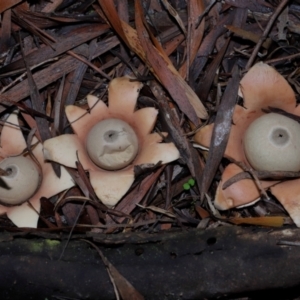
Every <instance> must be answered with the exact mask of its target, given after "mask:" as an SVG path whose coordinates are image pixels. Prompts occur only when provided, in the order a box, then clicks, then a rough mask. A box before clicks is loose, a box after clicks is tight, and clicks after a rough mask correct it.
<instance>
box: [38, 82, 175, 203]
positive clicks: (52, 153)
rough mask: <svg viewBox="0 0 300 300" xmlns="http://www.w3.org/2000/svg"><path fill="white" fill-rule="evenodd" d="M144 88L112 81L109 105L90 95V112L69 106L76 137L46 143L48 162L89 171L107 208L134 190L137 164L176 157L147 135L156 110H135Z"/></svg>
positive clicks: (169, 147) (159, 138) (168, 147)
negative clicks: (79, 167)
mask: <svg viewBox="0 0 300 300" xmlns="http://www.w3.org/2000/svg"><path fill="white" fill-rule="evenodd" d="M142 86H143V85H142V84H141V83H140V82H138V81H135V80H132V79H130V78H128V77H120V78H115V79H113V80H112V81H111V82H110V84H109V88H108V106H106V104H105V103H104V102H103V101H102V100H99V99H98V98H97V97H95V96H92V95H88V97H87V101H88V105H89V108H90V110H89V111H86V110H84V109H82V108H80V107H77V106H74V105H69V106H67V107H66V115H67V118H68V120H69V122H70V124H71V126H72V128H73V131H74V134H64V135H61V136H58V137H55V138H53V139H50V140H47V141H46V142H45V143H44V155H45V158H46V159H48V160H52V161H56V162H58V163H60V164H62V165H65V166H68V167H71V168H75V167H76V161H77V160H78V159H79V161H80V163H81V164H82V166H83V167H84V169H85V170H86V171H88V172H89V176H90V181H91V185H92V186H93V188H94V190H95V192H96V195H97V196H98V198H99V199H100V200H101V201H102V202H103V203H104V204H106V205H107V206H110V207H112V206H114V205H116V204H117V203H118V201H120V199H121V198H122V197H123V196H124V195H125V193H126V192H127V191H128V190H129V188H130V186H131V185H132V183H133V181H134V166H135V165H142V164H157V163H158V162H161V163H162V164H166V163H169V162H172V161H174V160H176V159H178V158H179V152H178V150H177V148H176V147H175V146H174V144H173V143H162V139H163V138H162V136H160V135H159V134H158V133H151V132H152V130H153V128H154V126H155V122H156V119H157V114H158V111H157V110H156V109H155V108H152V107H146V108H142V109H139V110H135V108H136V102H137V98H138V95H139V92H140V90H141V88H142ZM162 135H163V136H166V133H162Z"/></svg>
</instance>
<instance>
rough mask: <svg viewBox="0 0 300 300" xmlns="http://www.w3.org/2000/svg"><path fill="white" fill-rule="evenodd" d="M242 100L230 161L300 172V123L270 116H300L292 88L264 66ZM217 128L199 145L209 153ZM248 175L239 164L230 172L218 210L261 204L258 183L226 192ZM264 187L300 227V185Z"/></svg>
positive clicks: (251, 75) (249, 80) (253, 72)
mask: <svg viewBox="0 0 300 300" xmlns="http://www.w3.org/2000/svg"><path fill="white" fill-rule="evenodd" d="M239 95H240V96H241V97H243V106H240V105H236V106H235V110H234V114H233V117H232V124H233V125H232V126H231V130H230V135H229V139H228V143H227V146H226V149H225V155H224V156H225V157H228V158H229V159H234V160H236V161H238V162H240V163H243V164H244V165H246V166H248V167H252V168H253V169H257V170H265V171H299V170H300V168H299V165H300V162H299V157H300V155H299V148H300V145H299V139H300V130H299V124H298V122H296V121H294V120H292V119H291V118H289V117H286V116H283V115H280V114H278V113H276V114H275V113H269V114H266V113H265V110H268V109H269V108H270V107H272V108H277V109H279V110H283V111H285V112H287V113H289V114H292V115H296V116H300V106H297V104H296V98H295V94H294V92H293V90H292V88H291V87H290V85H289V84H288V82H287V81H286V80H285V79H284V78H283V77H282V76H281V75H280V74H279V73H278V72H277V71H276V70H275V69H274V68H272V67H270V66H268V65H267V64H264V63H258V64H256V65H254V66H253V67H252V68H251V69H250V70H249V71H248V72H247V73H246V74H245V76H244V77H243V78H242V80H241V82H240V89H239ZM213 127H214V124H210V125H207V126H205V127H203V128H201V129H200V130H199V132H198V133H197V134H196V135H195V137H194V140H195V142H196V143H198V144H200V145H201V146H202V147H206V148H209V145H210V140H211V136H212V131H213ZM242 172H243V170H242V169H241V168H240V167H239V166H237V165H236V164H234V163H231V164H229V165H228V166H226V168H225V169H224V172H223V174H222V178H221V181H220V182H219V185H218V188H217V191H216V195H215V202H214V203H215V206H216V207H217V208H218V209H221V210H226V209H230V208H233V207H243V206H245V205H250V204H252V203H255V202H256V201H258V200H259V199H260V189H259V188H258V187H257V185H256V183H255V182H254V181H253V180H252V179H241V180H237V181H235V182H234V183H233V184H231V185H229V186H228V187H226V188H223V185H224V183H225V182H227V181H228V180H229V179H231V178H232V177H233V176H235V175H238V174H240V173H242ZM260 184H261V187H262V188H264V189H267V188H270V191H271V193H272V194H273V195H274V196H275V197H276V198H277V199H278V200H279V201H280V202H281V204H282V205H283V206H284V208H285V209H286V210H287V212H288V213H289V215H290V216H291V218H292V219H293V221H294V222H295V223H296V225H297V226H299V227H300V179H293V180H285V181H283V182H278V181H274V180H269V181H267V180H261V181H260Z"/></svg>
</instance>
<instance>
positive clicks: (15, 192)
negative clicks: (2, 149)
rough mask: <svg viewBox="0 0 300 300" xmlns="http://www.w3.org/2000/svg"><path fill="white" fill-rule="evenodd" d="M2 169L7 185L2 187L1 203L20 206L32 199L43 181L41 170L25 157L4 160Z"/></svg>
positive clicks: (3, 178)
mask: <svg viewBox="0 0 300 300" xmlns="http://www.w3.org/2000/svg"><path fill="white" fill-rule="evenodd" d="M0 168H1V169H2V170H3V171H5V173H6V175H5V176H2V180H3V181H4V183H5V184H2V185H4V186H1V185H0V203H2V204H4V205H19V204H22V203H23V202H25V201H27V200H28V199H30V197H32V196H33V195H34V194H35V192H36V191H37V189H38V188H39V186H40V183H41V180H42V174H41V170H40V169H39V167H38V166H37V164H36V163H35V162H34V161H33V160H32V159H30V158H28V157H24V156H23V155H19V156H12V157H7V158H4V159H3V160H2V161H1V162H0Z"/></svg>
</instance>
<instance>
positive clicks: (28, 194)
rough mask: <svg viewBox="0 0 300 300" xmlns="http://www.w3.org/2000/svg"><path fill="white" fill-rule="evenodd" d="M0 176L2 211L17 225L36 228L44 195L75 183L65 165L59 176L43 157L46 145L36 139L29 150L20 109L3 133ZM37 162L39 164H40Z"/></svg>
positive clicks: (13, 115)
mask: <svg viewBox="0 0 300 300" xmlns="http://www.w3.org/2000/svg"><path fill="white" fill-rule="evenodd" d="M0 143H1V147H0V159H1V161H0V168H1V169H2V170H3V171H5V173H6V174H5V175H3V176H1V179H2V184H1V186H0V203H1V204H0V214H6V215H7V217H8V218H9V219H10V220H11V221H12V222H13V223H14V224H15V225H16V226H18V227H31V228H36V227H37V222H38V218H39V212H40V199H41V197H46V198H49V197H52V196H54V195H56V194H58V193H60V192H62V191H63V190H66V189H68V188H70V187H72V186H74V182H73V180H72V178H71V176H70V175H69V174H68V172H67V171H66V170H65V168H63V167H62V168H61V176H60V178H58V177H57V176H56V174H55V173H54V171H53V168H52V166H51V164H50V163H49V162H45V161H44V157H43V147H42V145H41V144H40V143H38V142H37V139H36V138H34V139H33V143H32V155H33V156H34V159H33V158H32V157H31V156H30V155H29V153H26V151H24V150H26V147H27V145H26V141H25V139H24V137H23V134H22V132H21V130H20V128H19V122H18V115H17V111H15V112H13V113H12V114H10V115H9V117H8V118H7V120H6V122H5V124H4V126H3V129H2V131H1V136H0ZM37 162H38V164H37Z"/></svg>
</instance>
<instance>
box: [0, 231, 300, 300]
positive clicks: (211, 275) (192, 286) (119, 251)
mask: <svg viewBox="0 0 300 300" xmlns="http://www.w3.org/2000/svg"><path fill="white" fill-rule="evenodd" d="M88 235H89V236H88V238H89V240H90V241H93V242H94V243H95V244H96V245H97V246H98V247H99V249H100V250H101V251H102V252H103V254H104V256H106V258H107V259H108V260H109V261H110V262H111V263H112V264H113V265H114V267H115V268H117V270H118V271H119V272H120V273H121V274H122V275H123V276H124V277H125V278H126V279H127V280H128V281H129V282H130V283H131V284H132V285H133V286H134V287H135V288H136V289H137V290H138V291H139V292H140V293H141V294H142V295H144V297H145V299H212V298H223V297H230V298H229V299H232V297H237V296H238V295H239V296H241V295H256V294H257V293H258V294H259V295H261V293H262V292H263V291H264V292H268V294H267V295H268V297H269V298H270V297H272V296H271V295H272V293H273V292H274V293H275V294H274V295H275V296H276V297H275V298H276V299H289V298H288V294H287V293H288V292H291V291H292V292H293V291H294V290H295V291H296V288H299V284H300V266H299V265H300V264H299V259H300V248H299V247H297V246H295V245H293V246H288V245H282V244H284V243H286V241H289V242H291V241H296V242H297V241H299V240H300V231H299V229H293V228H292V229H285V230H272V229H261V228H260V229H257V228H241V227H237V226H232V227H220V228H217V229H209V230H192V231H184V232H173V233H162V234H147V235H146V234H143V233H135V234H118V235H99V234H98V235H97V234H91V233H90V234H88ZM50 236H51V239H50V238H41V237H37V236H35V235H33V234H28V235H26V236H24V237H22V236H21V235H20V234H15V233H14V234H8V233H2V234H1V235H0V241H1V242H0V253H1V256H0V270H1V272H0V299H3V300H6V299H39V300H40V299H62V298H60V297H69V298H68V299H103V300H104V299H115V296H114V291H113V287H112V284H111V282H110V279H109V277H108V275H107V272H106V270H105V267H104V265H103V262H102V260H101V258H100V257H99V254H98V252H97V251H96V250H95V249H94V248H93V247H91V245H89V244H87V243H86V242H85V241H81V240H71V241H70V242H69V244H68V246H67V248H66V250H65V252H64V255H63V257H62V259H59V258H60V256H61V254H62V251H63V248H64V246H65V244H66V239H63V240H60V238H61V237H62V236H61V235H50ZM65 238H66V237H65ZM296 244H297V243H296ZM298 244H299V242H298ZM253 293H256V294H253ZM298 294H300V291H299V292H298ZM227 299H228V298H227Z"/></svg>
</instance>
